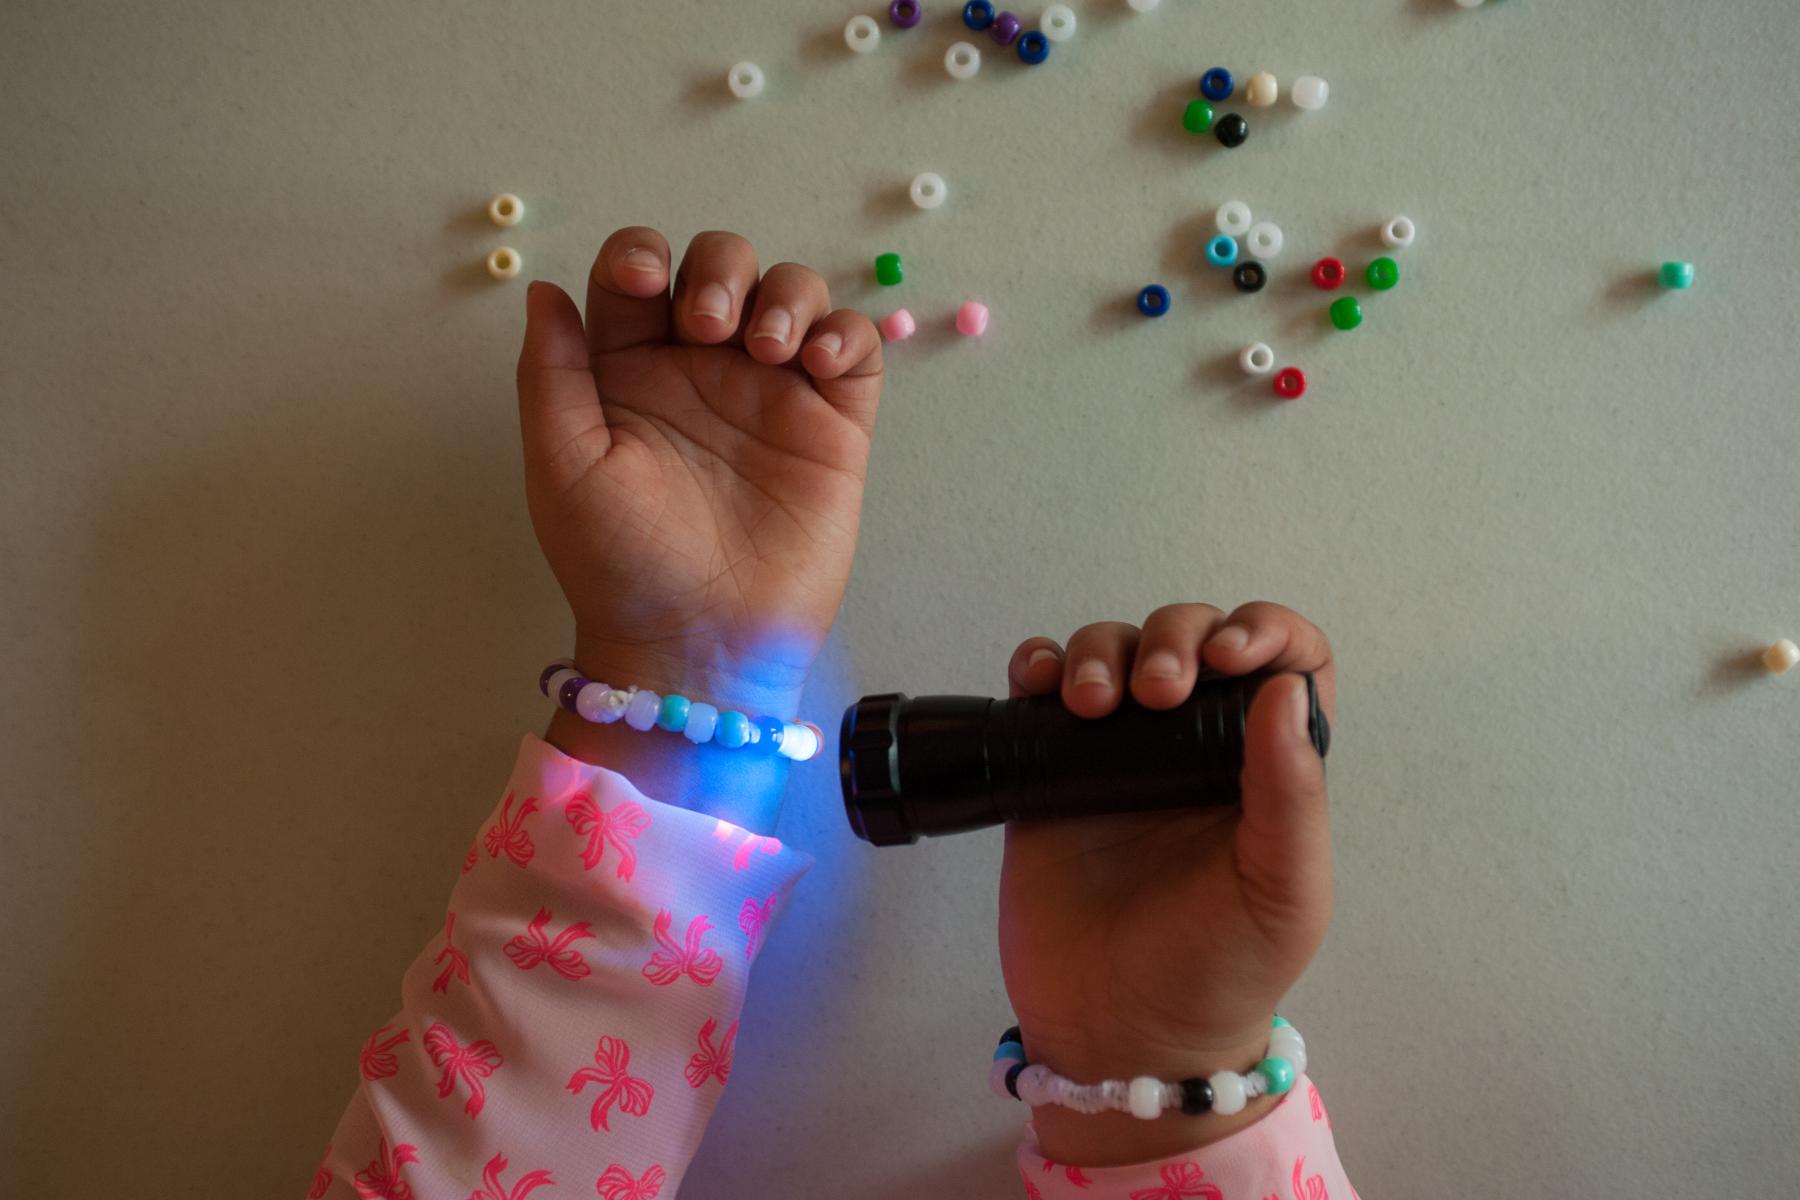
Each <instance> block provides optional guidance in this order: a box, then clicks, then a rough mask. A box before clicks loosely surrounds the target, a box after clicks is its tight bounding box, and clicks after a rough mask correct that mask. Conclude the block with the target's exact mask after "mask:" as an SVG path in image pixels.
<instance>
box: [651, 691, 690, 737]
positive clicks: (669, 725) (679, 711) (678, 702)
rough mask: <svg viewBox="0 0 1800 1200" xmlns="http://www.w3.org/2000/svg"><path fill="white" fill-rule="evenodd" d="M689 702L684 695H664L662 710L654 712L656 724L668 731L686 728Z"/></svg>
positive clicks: (679, 730) (678, 730)
mask: <svg viewBox="0 0 1800 1200" xmlns="http://www.w3.org/2000/svg"><path fill="white" fill-rule="evenodd" d="M689 703H690V701H689V700H688V698H687V697H686V696H664V697H663V702H662V710H661V711H660V712H658V713H657V714H656V723H657V725H658V726H660V727H661V728H663V729H666V730H668V731H669V732H670V733H680V732H681V731H682V730H684V729H686V728H687V718H688V706H689Z"/></svg>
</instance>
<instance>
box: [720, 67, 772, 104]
mask: <svg viewBox="0 0 1800 1200" xmlns="http://www.w3.org/2000/svg"><path fill="white" fill-rule="evenodd" d="M725 82H726V83H727V84H729V85H730V87H731V94H732V95H734V96H736V97H737V98H738V99H739V100H754V99H756V98H757V97H758V96H760V95H762V90H763V73H762V68H761V67H759V66H757V65H756V64H755V63H753V62H741V63H739V64H738V65H737V66H735V67H733V68H731V72H730V74H728V75H726V76H725Z"/></svg>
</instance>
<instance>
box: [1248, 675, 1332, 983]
mask: <svg viewBox="0 0 1800 1200" xmlns="http://www.w3.org/2000/svg"><path fill="white" fill-rule="evenodd" d="M1308 707H1309V706H1308V704H1307V697H1306V680H1305V679H1303V678H1301V677H1300V676H1299V675H1280V676H1277V677H1276V678H1274V679H1271V680H1269V681H1268V682H1267V683H1265V684H1263V685H1262V687H1261V688H1260V689H1259V690H1258V691H1257V693H1256V699H1255V700H1253V701H1252V702H1251V704H1250V714H1249V716H1248V717H1247V718H1246V719H1245V722H1244V772H1243V775H1242V786H1243V812H1244V815H1243V819H1242V820H1240V821H1239V822H1238V829H1237V860H1238V870H1239V871H1240V873H1241V874H1242V876H1243V879H1244V884H1245V887H1246V889H1247V893H1246V894H1247V896H1248V897H1249V899H1250V901H1251V902H1252V903H1253V904H1254V905H1255V906H1256V915H1257V918H1258V919H1257V925H1258V927H1259V928H1261V929H1262V930H1263V931H1264V932H1265V933H1266V934H1267V935H1268V936H1269V937H1270V938H1271V939H1272V940H1274V941H1275V942H1276V943H1277V944H1278V946H1279V948H1280V949H1281V950H1282V951H1283V953H1284V954H1287V955H1290V956H1292V958H1293V960H1294V961H1296V962H1298V963H1302V964H1303V963H1305V962H1306V961H1307V960H1308V959H1310V958H1311V957H1312V953H1313V951H1314V950H1316V949H1318V946H1319V943H1320V942H1321V941H1323V940H1324V937H1325V928H1326V926H1327V925H1328V924H1329V923H1330V920H1331V905H1332V880H1331V819H1330V814H1329V812H1328V809H1327V805H1326V800H1325V763H1324V760H1323V759H1321V758H1320V757H1319V755H1318V753H1317V752H1316V751H1315V750H1314V749H1313V744H1312V740H1311V737H1310V736H1309V733H1308V729H1307V719H1308V716H1309V715H1310V714H1309V711H1308Z"/></svg>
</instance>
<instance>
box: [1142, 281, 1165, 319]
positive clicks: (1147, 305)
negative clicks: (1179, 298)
mask: <svg viewBox="0 0 1800 1200" xmlns="http://www.w3.org/2000/svg"><path fill="white" fill-rule="evenodd" d="M1137 308H1138V311H1139V312H1141V313H1143V314H1144V315H1145V316H1146V317H1160V316H1163V315H1165V314H1167V313H1168V311H1169V289H1168V288H1166V287H1164V286H1163V285H1162V284H1160V283H1153V284H1150V285H1149V286H1148V287H1146V288H1145V289H1144V290H1143V291H1141V292H1139V293H1138V297H1137Z"/></svg>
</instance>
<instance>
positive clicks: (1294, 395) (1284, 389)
mask: <svg viewBox="0 0 1800 1200" xmlns="http://www.w3.org/2000/svg"><path fill="white" fill-rule="evenodd" d="M1275 394H1276V395H1277V396H1280V397H1281V398H1282V399H1283V400H1298V399H1299V398H1300V397H1302V396H1304V395H1306V372H1304V371H1302V370H1301V369H1300V368H1299V367H1283V368H1281V373H1280V374H1278V375H1276V376H1275Z"/></svg>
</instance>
